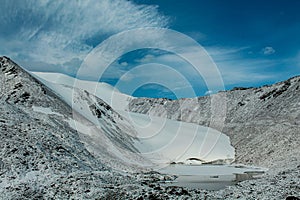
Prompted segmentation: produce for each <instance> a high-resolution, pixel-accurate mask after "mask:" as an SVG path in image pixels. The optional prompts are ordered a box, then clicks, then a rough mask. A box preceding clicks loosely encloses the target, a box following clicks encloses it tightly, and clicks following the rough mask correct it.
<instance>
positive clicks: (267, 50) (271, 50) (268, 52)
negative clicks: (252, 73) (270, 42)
mask: <svg viewBox="0 0 300 200" xmlns="http://www.w3.org/2000/svg"><path fill="white" fill-rule="evenodd" d="M261 51H262V53H263V54H264V55H272V54H274V53H275V52H276V51H275V49H274V48H273V47H265V48H263V49H262V50H261Z"/></svg>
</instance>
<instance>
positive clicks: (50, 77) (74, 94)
mask: <svg viewBox="0 0 300 200" xmlns="http://www.w3.org/2000/svg"><path fill="white" fill-rule="evenodd" d="M33 74H34V76H35V77H37V78H38V79H39V80H40V81H42V82H43V83H44V84H45V85H47V86H48V87H49V88H51V89H52V90H53V91H55V92H56V93H57V94H58V95H59V96H61V98H62V99H63V100H64V101H65V102H67V103H68V104H69V105H70V106H72V108H73V109H74V110H75V111H76V112H78V113H80V114H81V115H83V116H84V117H85V118H87V119H88V120H89V121H90V122H92V123H93V124H96V125H99V119H100V120H101V119H102V117H101V116H100V117H99V116H97V113H96V114H95V112H94V111H93V110H91V105H92V104H93V102H97V101H99V99H97V97H98V98H100V99H103V100H104V101H105V102H106V103H107V104H109V105H110V106H111V107H112V108H113V109H114V110H116V111H118V114H119V116H117V117H116V118H120V119H122V120H121V121H117V122H116V123H117V124H119V126H120V127H121V129H122V130H123V129H125V130H126V131H124V132H123V133H121V134H127V133H128V132H130V130H134V131H132V134H131V135H130V136H126V137H125V136H124V135H120V134H117V133H115V132H114V134H113V135H111V136H112V137H111V139H112V140H115V137H116V135H117V137H120V138H122V137H124V138H122V139H125V140H129V141H132V142H133V146H132V150H134V149H136V150H137V151H138V152H139V153H141V154H142V155H143V156H144V157H145V158H147V159H149V160H151V161H152V162H153V164H154V166H157V165H159V166H160V165H165V164H169V163H172V162H176V163H179V162H181V163H191V162H196V163H203V162H213V161H220V160H221V161H223V162H227V163H228V162H232V161H233V160H234V154H235V152H234V148H233V147H232V146H231V145H230V140H229V137H228V136H226V135H224V134H222V133H221V132H219V131H216V130H214V129H212V128H208V127H204V126H199V125H196V124H192V123H186V122H178V121H174V120H170V119H166V118H161V117H152V116H148V115H143V114H137V113H131V112H126V111H125V110H126V108H127V106H128V103H129V101H130V100H132V99H133V97H131V96H128V95H125V94H122V93H120V92H119V91H117V90H115V89H114V88H113V87H111V86H109V85H107V84H105V83H96V82H91V81H82V80H77V79H75V78H72V77H69V76H66V75H62V74H54V73H36V72H34V73H33ZM92 94H93V95H92ZM94 95H95V96H94ZM84 96H86V98H85V97H84ZM118 114H117V115H118ZM104 124H105V123H104ZM102 126H104V125H103V124H102ZM81 132H82V130H81ZM87 132H88V131H87ZM85 134H88V135H90V134H89V133H85ZM129 144H130V142H129V143H127V145H126V146H130V145H129ZM124 151H126V149H124ZM140 164H141V165H142V166H143V165H144V164H145V163H140ZM147 164H149V163H147ZM152 167H153V166H152Z"/></svg>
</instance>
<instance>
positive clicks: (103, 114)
mask: <svg viewBox="0 0 300 200" xmlns="http://www.w3.org/2000/svg"><path fill="white" fill-rule="evenodd" d="M292 84H294V83H292ZM0 92H1V97H0V113H1V115H0V137H1V138H0V199H224V198H227V199H236V198H240V197H242V198H247V199H283V198H285V197H287V196H288V195H297V194H299V189H300V188H299V185H300V183H299V168H300V166H298V168H293V169H290V170H285V169H281V171H282V172H281V173H279V174H277V175H275V176H272V177H271V176H268V177H266V178H265V179H259V180H252V181H245V182H243V183H240V184H238V185H237V186H232V187H229V188H227V189H225V190H221V191H204V190H189V189H186V188H179V187H166V186H162V185H161V184H160V183H159V181H161V180H169V179H172V178H173V177H170V176H166V175H162V174H159V173H156V172H146V173H142V172H141V171H140V170H139V169H137V168H135V167H134V165H133V166H131V167H129V166H126V165H124V163H123V161H122V159H120V157H118V156H115V154H112V152H111V151H110V150H109V149H108V146H109V145H107V146H105V144H106V142H108V141H110V140H109V138H110V137H113V138H116V140H115V141H113V142H114V143H115V145H116V146H117V147H120V148H124V147H126V149H128V150H129V151H128V152H134V155H137V154H136V152H135V151H136V150H135V149H134V148H132V145H131V143H132V141H133V140H135V138H134V137H132V136H131V135H132V133H127V131H128V132H129V131H134V130H131V129H130V125H128V124H127V122H126V121H124V120H123V119H120V118H119V117H118V116H119V115H118V113H117V112H115V111H114V110H113V109H111V108H110V107H109V106H108V105H107V104H105V103H104V102H103V101H102V100H101V99H99V98H96V97H94V96H91V95H90V94H86V93H85V92H84V91H75V92H77V93H76V95H77V96H76V95H75V97H77V98H78V100H80V99H81V98H83V99H84V100H85V101H84V102H85V103H86V104H84V105H82V106H87V107H88V108H89V109H90V111H91V113H92V114H93V116H92V117H93V118H91V119H96V120H98V126H93V125H91V124H93V123H92V122H91V121H90V119H88V118H86V117H84V116H82V115H80V114H79V113H77V112H76V110H75V112H74V109H72V108H71V107H70V106H69V105H68V104H66V103H65V101H62V100H61V97H59V96H57V95H56V94H54V93H53V92H52V91H51V89H49V88H47V87H46V86H44V85H43V84H41V83H40V82H39V81H37V80H36V79H35V78H33V77H32V76H30V75H29V74H28V73H27V72H26V71H24V70H23V69H22V68H20V67H19V66H17V65H16V64H15V63H14V62H13V61H11V60H10V59H8V58H6V57H1V58H0ZM272 95H273V94H272ZM147 101H148V100H147ZM147 101H146V102H147ZM207 101H208V100H207ZM265 101H267V99H266V100H265ZM132 103H133V102H132ZM140 103H141V102H140ZM153 105H155V104H153ZM170 105H171V104H170ZM207 105H208V104H207ZM154 108H155V106H154ZM174 108H175V107H174ZM76 109H80V106H79V107H77V108H76ZM291 111H292V110H291ZM170 116H171V115H170ZM194 116H196V115H194ZM298 116H299V115H297V116H296V117H298ZM295 119H296V118H295ZM297 119H298V118H297ZM73 122H80V123H79V124H77V125H81V126H83V127H81V128H80V127H74V124H73ZM75 125H76V123H75ZM298 125H299V124H297V123H296V124H295V126H298ZM124 126H126V127H125V132H124V134H126V135H124V134H122V132H121V130H123V131H124ZM87 127H88V128H92V129H93V130H94V129H95V131H96V132H97V133H98V134H99V135H96V136H95V135H88V134H84V133H83V132H84V131H82V130H84V129H85V128H87ZM225 128H226V126H225ZM75 129H76V130H78V131H76V130H75ZM81 131H82V132H81ZM298 133H299V132H298ZM296 134H297V132H296ZM101 141H102V142H103V143H104V144H103V146H101V145H99V144H98V142H101ZM234 141H235V140H234ZM294 142H297V138H294ZM291 144H292V145H293V143H291ZM240 149H241V150H242V148H240ZM296 149H297V148H296ZM291 151H292V152H295V151H296V150H291ZM284 153H286V152H284ZM287 155H289V154H287ZM122 156H123V155H122ZM124 156H125V157H126V155H124ZM127 156H129V157H130V155H127ZM294 157H296V158H297V154H295V155H294ZM135 159H138V158H135ZM240 160H242V159H240ZM291 165H292V166H293V163H291ZM133 171H135V172H136V173H133Z"/></svg>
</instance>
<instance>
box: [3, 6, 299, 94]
mask: <svg viewBox="0 0 300 200" xmlns="http://www.w3.org/2000/svg"><path fill="white" fill-rule="evenodd" d="M0 2H1V7H0V12H1V16H0V44H1V45H0V55H6V56H8V57H10V58H12V59H14V60H15V61H16V62H17V63H19V64H21V66H23V67H24V68H26V69H28V70H32V71H45V72H59V73H65V74H68V75H71V76H74V77H75V76H78V71H79V70H80V68H81V67H82V63H83V62H84V60H85V59H86V58H87V56H88V55H89V54H90V53H91V52H93V50H94V49H96V48H97V47H98V46H99V45H101V44H103V42H104V41H106V40H108V39H109V38H111V37H113V36H115V35H116V34H117V35H118V34H120V33H123V32H124V31H128V30H132V29H137V28H139V29H144V28H149V27H152V28H164V29H170V30H174V31H176V32H178V33H179V34H184V35H186V36H187V37H190V38H191V39H193V40H195V41H196V42H197V43H198V44H199V45H200V46H201V47H203V48H204V50H205V51H206V52H207V54H208V56H209V57H211V58H212V60H213V62H214V63H215V66H216V69H217V70H215V69H212V65H210V64H206V63H205V66H207V67H206V68H205V67H204V68H203V69H202V71H201V72H200V73H197V70H195V69H194V68H193V65H192V64H191V63H190V62H189V60H184V59H183V58H182V57H180V56H178V54H176V53H174V52H170V51H166V50H165V49H168V48H167V46H168V45H169V44H168V45H166V46H165V47H166V48H164V46H163V45H164V41H165V40H166V38H164V37H165V36H163V34H161V35H158V36H157V37H153V35H152V36H151V35H149V34H148V35H147V34H146V33H148V32H147V31H139V32H132V35H131V37H123V38H122V37H116V38H118V41H114V42H117V43H118V45H120V46H122V45H123V46H126V45H130V42H131V40H136V39H137V38H141V39H144V40H145V41H147V42H149V43H145V44H151V45H150V46H151V47H153V48H148V47H147V46H142V45H140V46H139V45H137V47H138V48H136V49H133V50H132V51H130V52H124V54H122V55H121V56H119V57H118V58H116V59H115V60H113V61H112V62H111V64H110V65H109V66H108V67H107V68H106V69H105V72H104V73H103V74H102V76H101V77H93V73H92V72H93V70H98V69H99V68H101V67H103V66H97V65H94V66H90V67H91V70H85V71H83V72H84V73H85V74H80V76H78V77H79V78H82V79H90V80H100V81H104V82H107V83H109V84H112V85H115V86H116V87H117V88H118V89H119V90H120V91H122V92H124V93H127V94H130V95H133V96H146V97H165V98H171V99H176V98H183V97H194V96H203V95H209V94H211V93H215V92H218V91H219V90H224V89H226V90H227V89H232V88H233V87H257V86H262V85H265V84H272V83H275V82H278V81H283V80H285V79H288V78H290V77H292V76H296V75H299V74H300V37H299V35H300V14H299V11H298V9H299V8H300V1H298V0H290V1H284V0H273V1H258V0H251V1H250V0H245V1H238V0H227V1H222V0H210V1H204V0H188V1H183V0H176V1H174V0H132V1H126V0H101V1H97V0H86V1H63V0H57V1H50V0H43V1H34V0H15V1H9V0H0ZM151 40H152V41H151ZM173 42H174V43H176V44H174V45H178V44H180V45H182V49H181V50H182V53H183V54H184V55H187V54H192V53H194V54H193V55H192V56H190V57H194V58H195V57H197V54H196V53H195V52H196V51H192V50H193V49H195V48H196V47H195V46H189V45H188V44H191V43H188V42H187V43H184V42H182V41H176V39H175V40H173ZM141 43H143V42H141ZM112 44H114V43H112ZM143 44H144V43H143ZM118 45H116V46H118ZM156 46H157V47H156ZM158 47H160V48H158ZM169 49H170V48H169ZM112 58H114V56H112ZM198 59H200V56H199V57H198ZM202 72H203V73H204V76H203V74H202ZM216 72H218V74H216ZM220 77H221V79H222V84H219V85H218V87H217V86H215V85H214V83H215V82H219V80H215V79H218V78H220ZM190 89H192V90H193V91H192V92H191V90H190Z"/></svg>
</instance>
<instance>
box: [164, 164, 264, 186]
mask: <svg viewBox="0 0 300 200" xmlns="http://www.w3.org/2000/svg"><path fill="white" fill-rule="evenodd" d="M266 170H267V169H263V168H258V167H252V166H237V165H176V164H175V165H169V166H168V167H165V168H163V169H161V170H159V171H160V172H161V173H165V174H172V175H176V176H178V178H177V179H176V180H175V181H173V182H167V183H165V184H166V185H172V186H181V187H189V188H194V189H197V188H200V189H207V190H220V189H223V188H225V187H227V186H230V185H234V184H235V183H237V182H240V181H244V180H248V179H253V178H255V177H257V176H259V175H262V174H263V173H264V172H265V171H266Z"/></svg>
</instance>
